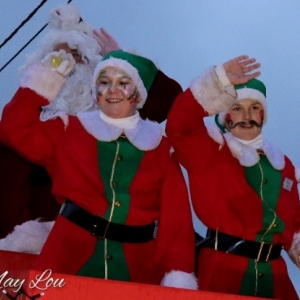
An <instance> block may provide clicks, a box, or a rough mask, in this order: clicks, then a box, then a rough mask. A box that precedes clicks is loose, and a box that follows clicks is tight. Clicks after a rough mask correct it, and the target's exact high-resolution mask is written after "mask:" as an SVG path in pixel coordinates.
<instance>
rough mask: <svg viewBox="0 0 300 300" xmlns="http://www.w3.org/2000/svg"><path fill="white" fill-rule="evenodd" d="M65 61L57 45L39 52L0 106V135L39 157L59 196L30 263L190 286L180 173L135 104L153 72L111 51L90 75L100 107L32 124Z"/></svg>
mask: <svg viewBox="0 0 300 300" xmlns="http://www.w3.org/2000/svg"><path fill="white" fill-rule="evenodd" d="M73 66H74V59H73V58H72V55H71V54H67V53H66V52H65V51H63V50H60V51H58V52H53V53H51V54H49V55H47V56H46V58H44V59H43V60H42V61H41V62H40V63H37V64H34V65H33V66H32V68H30V70H28V72H27V73H26V74H25V75H24V76H23V77H22V78H21V87H20V89H19V90H18V91H17V93H16V94H15V96H14V98H13V99H12V101H11V102H10V103H8V104H7V105H6V107H5V108H4V111H3V117H2V122H1V129H0V135H1V139H2V140H3V141H4V142H5V143H6V144H9V145H11V146H12V147H14V148H16V149H18V151H19V152H21V153H22V154H23V155H24V156H25V157H26V158H28V159H30V160H32V161H34V162H36V163H39V164H42V165H45V166H46V168H47V170H48V172H49V174H50V176H51V178H52V180H53V193H54V195H56V196H57V198H58V199H62V198H63V199H66V201H65V202H64V204H63V205H62V209H61V211H60V214H59V216H58V218H57V220H56V222H55V225H54V227H53V229H52V231H51V233H50V235H49V237H48V239H47V241H46V243H45V245H44V247H43V249H42V252H41V254H40V256H39V258H38V261H37V264H36V269H38V270H45V269H51V270H52V271H53V272H57V273H66V274H78V275H83V276H92V277H99V278H105V279H115V280H125V281H133V282H141V283H151V284H162V285H167V286H177V287H184V288H191V289H196V288H197V282H196V280H195V278H194V276H193V274H192V272H193V269H194V231H193V226H192V220H191V212H190V207H189V201H188V195H187V190H186V186H185V182H184V178H183V176H182V173H181V170H180V167H179V165H178V163H177V162H176V160H175V159H174V156H173V154H172V151H171V148H170V145H169V143H168V141H167V139H166V138H165V137H163V136H162V132H161V128H160V126H159V124H158V123H156V122H152V121H149V120H142V119H141V118H140V116H139V112H138V109H139V108H141V107H142V106H143V104H144V102H145V100H146V98H147V94H148V92H149V90H151V87H152V85H153V83H154V82H155V80H156V77H157V75H158V74H159V72H160V71H159V70H158V69H157V68H156V66H155V65H154V64H153V63H152V62H151V61H150V60H148V59H146V58H143V57H141V56H137V55H134V54H131V53H127V52H124V51H121V50H118V51H114V52H111V53H110V54H108V55H107V56H105V57H104V58H103V60H102V61H101V62H100V63H99V64H98V65H97V67H96V70H95V73H94V77H93V96H94V99H95V101H97V103H98V106H99V108H100V109H97V110H94V111H88V112H80V113H78V114H77V116H69V120H68V124H67V125H66V124H64V123H63V122H62V121H61V119H60V118H56V119H52V120H48V121H47V122H41V121H40V120H39V114H40V111H39V108H40V107H41V106H45V105H47V104H48V103H49V102H51V101H52V100H53V99H54V98H55V96H56V94H57V93H58V92H59V90H60V89H61V87H62V86H63V84H64V82H65V76H66V75H67V74H69V72H71V71H72V69H73ZM158 86H159V85H158ZM158 94H159V93H157V95H158ZM158 103H159V102H158ZM157 109H159V107H158V108H157Z"/></svg>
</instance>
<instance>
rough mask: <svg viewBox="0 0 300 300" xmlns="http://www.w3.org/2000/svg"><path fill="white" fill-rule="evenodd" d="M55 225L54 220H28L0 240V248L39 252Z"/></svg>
mask: <svg viewBox="0 0 300 300" xmlns="http://www.w3.org/2000/svg"><path fill="white" fill-rule="evenodd" d="M53 225H54V221H53V222H39V221H38V220H36V221H27V222H25V223H23V224H21V225H17V226H15V228H14V231H13V232H12V233H10V234H9V235H8V236H7V237H5V238H3V239H1V240H0V249H1V250H8V251H14V252H26V253H33V254H39V253H40V252H41V250H42V248H43V246H44V243H45V241H46V239H47V237H48V235H49V233H50V231H51V229H52V227H53Z"/></svg>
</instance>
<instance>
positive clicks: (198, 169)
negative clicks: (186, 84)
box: [166, 56, 300, 300]
mask: <svg viewBox="0 0 300 300" xmlns="http://www.w3.org/2000/svg"><path fill="white" fill-rule="evenodd" d="M258 67H259V64H258V63H256V62H255V59H249V58H248V56H241V57H238V58H236V59H233V60H231V61H229V62H227V63H225V64H223V65H221V66H218V67H216V68H210V69H209V70H207V71H206V73H205V74H204V75H203V76H201V77H199V78H197V79H196V80H194V81H193V82H192V84H191V86H190V88H189V89H187V90H186V91H185V92H183V93H182V94H181V95H180V96H179V97H178V99H177V100H176V101H175V103H174V105H173V108H172V110H171V112H170V115H169V118H168V122H167V128H166V132H167V135H168V137H169V138H170V140H171V142H172V144H173V146H174V148H175V153H176V155H177V157H178V158H179V161H180V162H181V163H182V164H183V166H184V167H185V168H186V169H187V171H188V175H189V182H190V188H191V197H192V203H193V207H194V210H195V213H196V215H197V216H198V218H199V219H200V220H201V221H202V222H203V223H204V224H205V225H206V226H207V227H208V233H207V238H206V239H205V240H204V241H203V242H202V248H201V250H200V255H199V260H198V265H199V270H198V279H199V285H200V289H202V290H208V291H215V292H221V293H231V294H242V295H249V296H258V297H267V298H276V299H286V300H292V299H295V300H296V299H298V296H297V295H296V292H295V289H294V287H293V285H292V283H291V281H290V279H289V276H288V273H287V268H286V264H285V262H284V259H283V258H282V257H281V251H282V250H286V251H288V253H289V254H290V256H291V258H292V259H293V261H294V262H295V263H296V264H297V265H298V266H300V257H299V255H300V204H299V196H298V191H297V178H299V176H297V175H298V174H297V171H296V169H295V167H294V166H293V165H292V163H291V161H290V160H289V159H288V158H287V157H286V156H285V155H283V154H282V153H281V152H280V150H279V149H277V148H276V147H275V146H274V145H272V144H271V143H269V142H268V141H267V140H266V139H265V138H264V136H263V134H262V127H263V125H264V124H265V122H266V120H267V107H266V88H265V86H264V84H263V83H262V82H261V81H259V80H257V79H255V77H257V76H258V75H259V74H260V72H255V73H252V74H248V73H249V72H251V71H252V70H255V69H257V68H258ZM215 114H218V115H217V124H218V125H220V128H221V129H222V131H220V129H219V128H218V127H217V126H216V125H212V124H210V125H209V124H208V125H207V127H206V126H205V125H204V122H203V118H204V117H206V116H211V115H215Z"/></svg>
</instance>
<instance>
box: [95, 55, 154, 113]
mask: <svg viewBox="0 0 300 300" xmlns="http://www.w3.org/2000/svg"><path fill="white" fill-rule="evenodd" d="M106 67H117V68H120V69H121V70H123V71H125V72H126V73H127V74H128V75H129V76H130V78H131V79H132V81H133V82H134V85H135V86H136V88H137V91H138V93H139V96H140V99H141V101H140V102H139V103H138V106H137V108H138V109H139V108H142V107H143V105H144V104H145V102H146V99H147V96H148V92H149V90H150V88H151V86H152V84H153V81H154V79H155V77H156V75H157V73H158V69H157V67H156V66H155V64H154V63H153V62H152V61H151V60H149V59H147V58H145V57H142V56H139V55H136V54H133V53H129V52H125V51H122V50H116V51H113V52H110V53H109V54H107V55H106V56H105V57H103V59H102V61H101V62H99V63H98V65H97V66H96V69H95V72H94V75H93V81H92V82H93V83H92V89H93V96H94V99H96V98H97V91H96V85H97V84H96V83H97V79H98V77H99V74H100V72H101V70H103V69H105V68H106Z"/></svg>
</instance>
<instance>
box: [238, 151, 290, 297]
mask: <svg viewBox="0 0 300 300" xmlns="http://www.w3.org/2000/svg"><path fill="white" fill-rule="evenodd" d="M244 169H245V175H246V179H247V182H248V183H249V185H250V186H251V187H252V188H253V189H254V190H255V192H256V193H257V194H258V195H259V196H260V198H261V200H262V206H263V220H262V229H261V231H260V232H258V233H257V235H256V238H255V240H256V241H257V242H260V241H264V242H270V243H271V242H273V239H274V234H275V233H281V232H283V231H284V223H283V222H282V220H281V219H280V218H279V217H278V216H277V215H276V214H275V212H276V208H277V203H278V199H279V193H280V188H281V171H278V170H276V169H274V168H273V167H272V165H271V164H270V162H269V161H268V159H267V157H266V156H265V155H260V161H259V163H257V164H256V165H254V166H252V167H246V168H244ZM273 290H274V289H273V276H272V268H271V263H270V262H257V263H256V262H255V260H254V259H249V264H248V268H247V270H246V272H245V275H244V278H243V282H242V286H241V290H240V294H242V295H249V296H258V297H268V298H273Z"/></svg>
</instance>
